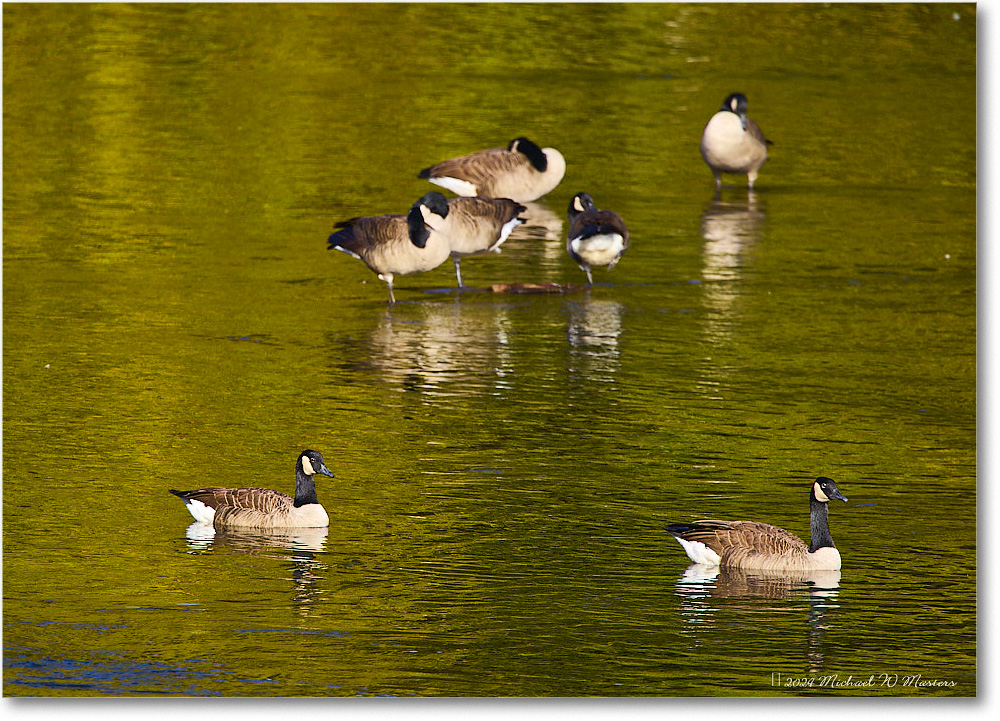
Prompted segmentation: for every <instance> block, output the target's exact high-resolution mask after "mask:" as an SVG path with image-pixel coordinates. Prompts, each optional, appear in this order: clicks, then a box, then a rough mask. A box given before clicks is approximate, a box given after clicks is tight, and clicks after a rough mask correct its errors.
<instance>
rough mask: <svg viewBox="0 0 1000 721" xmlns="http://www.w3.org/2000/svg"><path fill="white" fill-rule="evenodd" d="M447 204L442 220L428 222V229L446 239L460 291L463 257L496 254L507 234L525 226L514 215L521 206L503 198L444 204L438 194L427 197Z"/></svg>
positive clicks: (522, 209)
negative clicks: (520, 226)
mask: <svg viewBox="0 0 1000 721" xmlns="http://www.w3.org/2000/svg"><path fill="white" fill-rule="evenodd" d="M429 196H437V197H438V198H440V199H441V200H442V201H444V202H446V203H447V206H448V212H447V213H446V214H445V216H444V217H441V216H437V217H430V218H428V225H430V226H431V227H432V228H433V229H434V230H437V231H438V232H440V233H441V234H442V235H444V236H446V237H447V238H448V243H449V244H450V246H451V260H452V262H453V263H454V264H455V276H456V277H457V279H458V287H459V288H464V287H465V284H464V283H463V282H462V270H461V267H460V263H461V260H462V257H463V256H466V255H475V254H477V253H487V252H491V251H492V252H494V253H499V252H500V246H501V245H503V242H504V241H505V240H507V237H508V236H509V235H510V233H511V231H512V230H514V228H516V227H517V226H519V225H521V224H522V223H524V222H525V219H524V218H519V217H518V214H519V213H521V212H522V211H524V210H525V208H524V206H523V205H521V204H519V203H515V202H514V201H513V200H509V199H507V198H452V199H451V200H447V201H445V198H444V196H443V195H441V194H440V193H433V192H432V193H428V194H427V195H426V196H424V197H425V198H426V197H429Z"/></svg>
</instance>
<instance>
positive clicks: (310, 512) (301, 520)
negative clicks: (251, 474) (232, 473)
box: [170, 451, 333, 528]
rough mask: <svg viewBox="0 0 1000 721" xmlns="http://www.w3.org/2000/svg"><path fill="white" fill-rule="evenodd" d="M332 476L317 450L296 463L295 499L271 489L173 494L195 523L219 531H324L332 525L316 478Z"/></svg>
mask: <svg viewBox="0 0 1000 721" xmlns="http://www.w3.org/2000/svg"><path fill="white" fill-rule="evenodd" d="M317 473H320V474H322V475H324V476H330V477H331V478H333V473H331V472H330V469H329V468H327V467H326V464H325V463H324V462H323V456H322V455H320V454H319V453H317V452H316V451H302V453H300V454H299V460H298V461H297V462H296V464H295V498H292V497H291V496H289V495H288V494H287V493H281V492H280V491H272V490H271V489H269V488H219V487H217V486H208V487H206V488H199V489H197V490H195V491H175V490H174V489H172V488H171V489H170V492H171V493H173V494H174V495H175V496H178V497H180V498H181V499H182V500H183V501H184V505H185V506H187V509H188V511H189V512H190V513H191V515H192V516H194V520H196V521H198V522H200V523H211V524H213V525H215V526H216V527H217V528H224V527H225V528H323V527H326V526H329V525H330V519H329V517H328V516H327V515H326V509H324V508H323V506H321V505H320V503H319V500H317V498H316V485H315V483H314V482H313V476H314V475H316V474H317Z"/></svg>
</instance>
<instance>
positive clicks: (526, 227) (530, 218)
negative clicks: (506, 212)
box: [510, 200, 563, 250]
mask: <svg viewBox="0 0 1000 721" xmlns="http://www.w3.org/2000/svg"><path fill="white" fill-rule="evenodd" d="M521 205H523V206H524V207H525V210H524V211H522V212H521V213H520V214H519V215H520V216H521V217H522V218H524V219H525V223H524V224H523V225H519V226H518V227H516V228H514V230H513V232H512V233H511V234H510V237H511V238H526V239H539V238H540V239H543V240H560V241H561V240H562V232H563V221H562V217H561V216H559V215H556V214H555V213H554V212H552V211H551V210H549V208H548V207H547V206H546V205H545V204H544V203H539V202H538V201H537V200H533V201H530V202H527V203H521ZM560 250H561V248H560Z"/></svg>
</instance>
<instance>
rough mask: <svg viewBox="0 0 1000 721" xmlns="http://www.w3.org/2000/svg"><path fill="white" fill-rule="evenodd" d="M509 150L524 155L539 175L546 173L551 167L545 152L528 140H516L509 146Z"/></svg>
mask: <svg viewBox="0 0 1000 721" xmlns="http://www.w3.org/2000/svg"><path fill="white" fill-rule="evenodd" d="M507 150H509V151H510V152H512V153H515V152H516V153H521V154H522V155H524V156H525V157H526V158H527V159H528V161H529V162H530V163H531V166H532V167H533V168H534V169H535V170H537V171H538V172H539V173H544V172H545V170H546V168H548V167H549V159H548V157H546V155H545V152H544V151H543V150H542V149H541V148H539V147H538V146H537V145H535V144H534V143H533V142H531V141H530V140H528V139H527V138H514V139H513V140H511V141H510V144H509V145H508V146H507Z"/></svg>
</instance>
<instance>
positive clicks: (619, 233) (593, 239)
mask: <svg viewBox="0 0 1000 721" xmlns="http://www.w3.org/2000/svg"><path fill="white" fill-rule="evenodd" d="M568 214H569V235H568V237H567V240H566V250H567V251H568V252H569V255H570V257H571V258H572V259H573V260H575V261H576V264H577V265H579V266H580V270H582V271H583V272H584V273H586V274H587V284H588V285H593V284H594V278H593V276H591V274H590V269H591V268H592V267H594V266H595V265H606V266H608V270H611V269H612V268H614V267H615V264H617V263H618V261H619V260H621V257H622V255H623V254H624V253H625V251H626V250H628V243H629V235H628V228H626V227H625V221H623V220H622V219H621V216H619V215H618V213H615V212H614V211H611V210H598V209H597V208H596V207H595V206H594V199H593V198H591V197H590V195H588V194H587V193H577V194H576V195H574V196H573V199H572V200H571V201H570V203H569V213H568Z"/></svg>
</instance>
